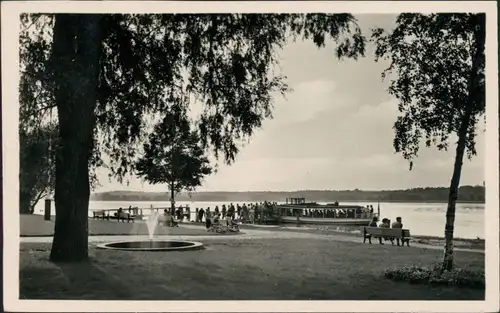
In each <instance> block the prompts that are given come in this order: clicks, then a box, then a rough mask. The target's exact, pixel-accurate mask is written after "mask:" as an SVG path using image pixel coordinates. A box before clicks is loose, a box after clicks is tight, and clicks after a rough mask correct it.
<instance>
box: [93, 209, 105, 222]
mask: <svg viewBox="0 0 500 313" xmlns="http://www.w3.org/2000/svg"><path fill="white" fill-rule="evenodd" d="M92 214H93V215H94V216H93V219H99V218H101V219H107V220H109V215H106V211H104V210H101V211H93V212H92Z"/></svg>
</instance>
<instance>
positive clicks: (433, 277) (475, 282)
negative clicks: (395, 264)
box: [384, 264, 485, 289]
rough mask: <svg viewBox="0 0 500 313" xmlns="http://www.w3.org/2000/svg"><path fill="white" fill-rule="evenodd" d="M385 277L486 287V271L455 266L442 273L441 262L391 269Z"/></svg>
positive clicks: (476, 287) (469, 286)
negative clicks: (427, 265) (429, 265)
mask: <svg viewBox="0 0 500 313" xmlns="http://www.w3.org/2000/svg"><path fill="white" fill-rule="evenodd" d="M384 277H385V278H388V279H391V280H394V281H408V282H409V283H410V284H431V285H446V286H457V287H466V288H474V289H483V288H485V276H484V271H482V270H477V269H471V268H454V269H453V270H451V271H445V272H442V273H441V264H436V265H434V266H432V267H419V266H415V265H412V266H406V267H403V268H395V269H389V270H386V271H385V272H384Z"/></svg>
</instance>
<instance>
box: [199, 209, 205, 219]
mask: <svg viewBox="0 0 500 313" xmlns="http://www.w3.org/2000/svg"><path fill="white" fill-rule="evenodd" d="M204 214H205V210H203V208H200V210H199V211H198V221H199V222H200V223H202V222H203V215H204Z"/></svg>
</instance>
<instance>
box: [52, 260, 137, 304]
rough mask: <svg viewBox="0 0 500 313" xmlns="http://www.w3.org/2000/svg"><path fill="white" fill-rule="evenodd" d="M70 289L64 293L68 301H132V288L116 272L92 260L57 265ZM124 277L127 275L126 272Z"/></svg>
mask: <svg viewBox="0 0 500 313" xmlns="http://www.w3.org/2000/svg"><path fill="white" fill-rule="evenodd" d="M56 265H57V267H58V268H59V269H60V270H61V273H62V275H63V276H64V277H65V278H66V279H67V281H68V283H69V286H70V287H69V288H68V289H67V290H66V292H65V293H64V298H67V299H81V300H86V299H92V300H103V299H106V300H117V299H130V298H131V297H132V292H131V290H130V287H133V286H127V285H126V284H124V283H123V281H122V280H121V279H120V277H119V276H116V274H115V272H110V271H106V270H104V269H103V268H101V267H100V266H99V265H98V263H97V262H95V261H94V260H92V259H90V260H88V261H83V262H78V263H57V264H56ZM123 275H127V273H126V272H125V271H124V272H123Z"/></svg>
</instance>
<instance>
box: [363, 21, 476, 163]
mask: <svg viewBox="0 0 500 313" xmlns="http://www.w3.org/2000/svg"><path fill="white" fill-rule="evenodd" d="M478 18H479V17H478V15H477V14H462V13H456V14H442V13H440V14H429V15H425V14H414V13H408V14H400V15H399V16H398V18H397V21H396V24H397V27H396V28H395V29H394V30H393V31H392V32H391V33H387V32H385V31H384V30H383V29H376V30H374V31H373V34H372V40H373V41H374V42H375V43H376V45H377V49H376V52H375V55H376V60H377V61H378V60H379V59H385V60H389V62H390V65H389V67H388V68H387V69H386V70H385V71H384V73H383V75H382V77H384V78H385V77H387V76H389V77H390V78H391V83H390V86H389V90H388V91H389V93H390V94H391V95H393V96H394V97H395V98H396V99H397V100H398V101H399V104H398V109H399V112H401V113H402V115H401V116H399V117H398V119H397V121H396V123H395V124H394V130H395V138H394V148H395V149H396V152H398V153H401V154H402V155H403V157H404V158H405V159H407V160H409V161H410V169H411V168H412V165H413V161H414V159H415V158H416V157H417V156H418V152H419V148H420V143H421V142H422V141H425V145H426V146H427V147H429V146H431V145H435V146H436V147H437V148H438V149H439V150H446V149H448V146H449V139H450V135H451V134H453V133H455V134H457V133H458V131H459V128H460V125H461V120H462V119H463V117H464V114H465V111H466V110H465V109H466V106H467V98H468V96H469V93H474V94H475V95H477V96H476V97H474V99H473V102H474V103H473V107H472V112H471V117H472V118H471V119H470V121H469V124H468V128H467V137H466V150H467V155H468V157H469V158H470V157H472V156H473V155H475V154H476V148H475V134H476V125H477V123H478V121H479V119H480V117H481V115H483V114H484V109H485V104H484V103H485V102H484V101H485V99H484V95H485V85H484V81H485V78H484V48H483V52H482V54H481V57H480V61H479V63H480V64H479V66H478V67H477V69H475V70H477V71H478V73H477V75H478V77H479V79H478V83H477V84H476V85H474V86H472V88H473V89H474V90H471V88H470V86H469V85H470V79H469V77H470V75H471V71H472V70H473V69H472V57H473V55H474V51H475V49H476V48H475V33H476V32H477V29H478V27H480V23H479V22H478Z"/></svg>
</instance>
